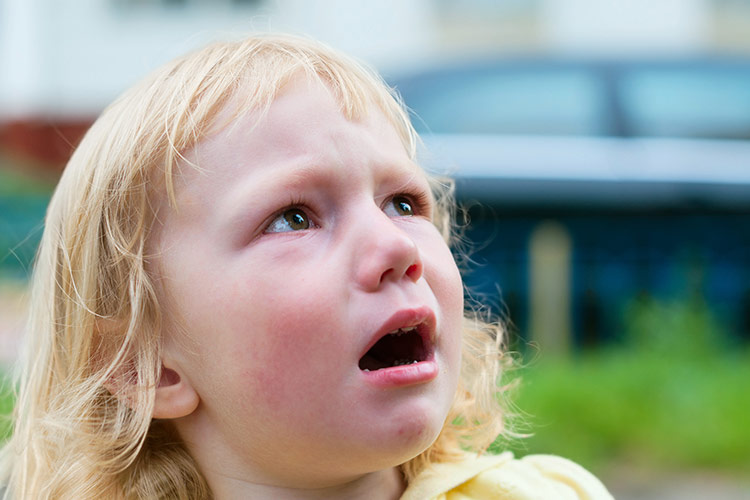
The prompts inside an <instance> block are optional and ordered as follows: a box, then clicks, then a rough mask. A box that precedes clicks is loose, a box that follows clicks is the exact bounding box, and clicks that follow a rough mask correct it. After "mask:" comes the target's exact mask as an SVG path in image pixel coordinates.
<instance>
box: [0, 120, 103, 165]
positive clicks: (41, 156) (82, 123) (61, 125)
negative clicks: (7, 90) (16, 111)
mask: <svg viewBox="0 0 750 500" xmlns="http://www.w3.org/2000/svg"><path fill="white" fill-rule="evenodd" d="M93 122H94V119H93V118H92V119H87V118H81V119H52V118H27V119H21V120H13V121H8V122H4V123H0V150H2V152H4V153H7V154H9V155H12V156H21V157H23V158H24V159H28V160H31V161H33V162H34V163H38V164H39V166H41V167H44V168H49V169H51V170H62V168H63V167H64V166H65V164H66V163H67V161H68V159H69V158H70V155H71V154H73V150H74V149H75V147H76V146H77V145H78V143H79V142H80V141H81V139H82V138H83V135H84V134H85V133H86V130H88V128H89V127H90V126H91V124H92V123H93Z"/></svg>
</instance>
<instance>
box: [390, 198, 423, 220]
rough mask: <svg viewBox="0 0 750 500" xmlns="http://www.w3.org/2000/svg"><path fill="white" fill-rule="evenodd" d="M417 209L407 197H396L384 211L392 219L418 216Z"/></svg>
mask: <svg viewBox="0 0 750 500" xmlns="http://www.w3.org/2000/svg"><path fill="white" fill-rule="evenodd" d="M416 208H417V207H416V206H415V205H414V202H412V200H411V199H410V198H409V197H407V196H394V197H393V198H391V199H390V200H389V201H388V203H387V204H386V206H385V208H384V209H383V211H384V212H385V213H386V214H387V215H388V216H390V217H410V216H412V215H416V213H415V209H416Z"/></svg>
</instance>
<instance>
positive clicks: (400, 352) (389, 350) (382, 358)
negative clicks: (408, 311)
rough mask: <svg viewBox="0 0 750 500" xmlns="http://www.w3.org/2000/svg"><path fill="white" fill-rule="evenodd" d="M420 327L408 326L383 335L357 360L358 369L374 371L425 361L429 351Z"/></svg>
mask: <svg viewBox="0 0 750 500" xmlns="http://www.w3.org/2000/svg"><path fill="white" fill-rule="evenodd" d="M420 328H422V325H417V326H409V327H404V328H399V329H397V330H394V331H392V332H389V333H388V334H386V335H384V336H383V337H382V338H381V339H380V340H378V341H377V342H376V343H375V345H373V346H372V347H371V348H370V350H369V351H367V352H366V353H365V355H364V356H362V358H361V359H360V360H359V369H360V370H364V371H375V370H382V369H383V368H392V367H394V366H402V365H411V364H414V363H419V362H420V361H426V360H427V358H428V356H429V354H430V353H429V349H428V348H427V346H426V345H425V342H424V339H423V336H422V333H421V331H420Z"/></svg>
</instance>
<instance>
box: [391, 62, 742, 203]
mask: <svg viewBox="0 0 750 500" xmlns="http://www.w3.org/2000/svg"><path fill="white" fill-rule="evenodd" d="M392 84H394V86H395V87H396V89H397V90H398V91H399V92H400V93H401V95H402V96H403V98H404V100H405V102H406V104H407V105H408V106H409V107H410V108H411V110H412V111H413V113H414V123H415V126H416V127H417V129H418V130H419V131H420V132H421V134H422V137H423V139H424V141H425V144H426V145H427V153H426V154H425V155H424V158H423V161H424V163H425V165H426V166H428V167H429V168H432V169H434V170H437V171H446V172H449V173H453V174H454V175H455V176H456V177H457V178H458V179H459V182H460V187H461V189H462V195H465V196H469V197H478V198H480V199H492V200H493V201H496V202H497V201H500V202H503V203H507V204H510V205H514V206H517V205H519V204H522V205H523V204H531V205H535V206H536V205H538V204H540V203H541V204H564V205H569V204H582V205H586V206H591V205H594V206H600V205H609V206H628V205H631V206H636V207H640V208H643V207H644V206H653V207H657V206H676V205H680V204H684V203H706V204H709V205H716V206H717V207H719V208H721V207H726V208H730V209H731V208H748V207H750V60H727V59H723V60H719V59H715V60H711V59H702V60H688V59H684V60H654V61H639V60H627V61H604V60H594V61H580V60H579V61H573V60H547V59H534V60H503V61H493V62H483V63H474V64H464V65H456V66H450V67H443V68H439V69H434V70H426V71H422V72H420V73H417V74H413V75H409V76H403V77H401V78H397V79H394V80H393V81H392Z"/></svg>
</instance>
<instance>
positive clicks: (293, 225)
mask: <svg viewBox="0 0 750 500" xmlns="http://www.w3.org/2000/svg"><path fill="white" fill-rule="evenodd" d="M309 228H310V218H309V217H308V216H307V214H306V213H305V212H303V211H302V210H301V209H299V208H290V209H287V210H285V211H284V212H283V213H281V214H279V216H278V217H276V218H275V219H274V220H273V221H271V224H269V225H268V229H266V231H265V232H266V233H286V232H289V231H302V230H304V229H309Z"/></svg>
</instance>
